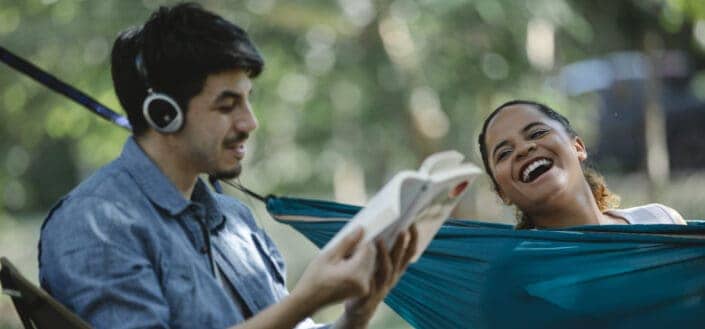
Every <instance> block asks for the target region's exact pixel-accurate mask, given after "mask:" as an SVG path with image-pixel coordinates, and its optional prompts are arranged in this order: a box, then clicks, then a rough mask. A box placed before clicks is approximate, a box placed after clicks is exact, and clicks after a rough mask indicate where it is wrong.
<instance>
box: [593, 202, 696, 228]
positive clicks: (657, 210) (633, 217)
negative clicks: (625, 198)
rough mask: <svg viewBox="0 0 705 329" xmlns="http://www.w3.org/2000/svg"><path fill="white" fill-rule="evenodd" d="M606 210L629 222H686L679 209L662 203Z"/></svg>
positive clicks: (683, 223)
mask: <svg viewBox="0 0 705 329" xmlns="http://www.w3.org/2000/svg"><path fill="white" fill-rule="evenodd" d="M606 212H607V213H609V214H612V215H617V216H619V217H622V218H624V219H626V220H627V221H628V222H629V224H680V225H685V224H686V222H685V220H683V216H681V214H680V213H678V211H676V210H675V209H673V208H671V207H669V206H666V205H663V204H660V203H649V204H645V205H641V206H636V207H631V208H625V209H610V210H608V211H606Z"/></svg>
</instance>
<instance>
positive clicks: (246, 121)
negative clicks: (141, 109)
mask: <svg viewBox="0 0 705 329" xmlns="http://www.w3.org/2000/svg"><path fill="white" fill-rule="evenodd" d="M235 128H236V129H237V130H238V131H242V132H248V133H249V132H251V131H253V130H255V129H257V117H256V116H255V113H254V112H252V106H251V105H250V104H249V103H248V104H247V106H246V107H245V111H244V113H242V115H240V116H238V118H237V119H236V121H235Z"/></svg>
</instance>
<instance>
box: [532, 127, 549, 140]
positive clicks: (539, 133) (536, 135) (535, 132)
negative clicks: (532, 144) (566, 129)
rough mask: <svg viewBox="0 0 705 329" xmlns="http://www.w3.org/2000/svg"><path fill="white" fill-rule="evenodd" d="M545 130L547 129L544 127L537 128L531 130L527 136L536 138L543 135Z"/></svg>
mask: <svg viewBox="0 0 705 329" xmlns="http://www.w3.org/2000/svg"><path fill="white" fill-rule="evenodd" d="M547 132H548V130H546V129H539V130H536V131H534V132H532V133H531V134H530V135H529V137H530V138H531V139H536V138H539V137H541V136H543V135H545V134H546V133H547Z"/></svg>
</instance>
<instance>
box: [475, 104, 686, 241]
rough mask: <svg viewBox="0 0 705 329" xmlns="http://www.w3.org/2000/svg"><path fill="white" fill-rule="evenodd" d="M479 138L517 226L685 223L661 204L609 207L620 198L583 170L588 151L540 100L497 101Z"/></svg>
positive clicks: (485, 160) (489, 170)
mask: <svg viewBox="0 0 705 329" xmlns="http://www.w3.org/2000/svg"><path fill="white" fill-rule="evenodd" d="M478 142H479V144H480V152H481V154H482V161H483V163H484V165H485V170H486V171H487V173H488V174H489V175H490V177H491V178H492V182H493V183H494V188H495V190H496V191H497V194H498V195H499V196H500V198H502V200H503V201H504V203H506V204H513V205H515V206H516V207H517V210H518V211H519V212H520V213H519V216H518V218H519V223H518V224H517V228H521V229H526V228H560V227H567V226H577V225H608V224H683V225H685V224H686V222H685V221H684V220H683V217H682V216H681V215H680V214H679V213H678V212H677V211H675V210H673V209H671V208H669V207H666V206H664V205H661V204H648V205H644V206H639V207H634V208H629V209H613V208H614V207H616V206H617V205H618V203H619V198H618V197H617V196H616V195H614V194H612V193H611V192H610V191H609V190H608V189H607V186H606V185H605V183H604V181H603V179H602V177H601V176H600V175H599V174H597V173H596V172H594V171H592V170H588V169H585V168H583V165H584V163H585V160H586V159H587V157H588V154H587V150H586V148H585V144H584V143H583V141H582V139H580V137H578V136H577V134H576V133H575V131H574V130H573V128H572V127H571V126H570V123H569V122H568V120H567V119H566V118H565V117H563V116H562V115H560V114H559V113H557V112H555V111H554V110H552V109H551V108H549V107H547V106H545V105H543V104H539V103H535V102H530V101H522V100H515V101H511V102H507V103H505V104H503V105H501V106H500V107H498V108H497V109H496V110H495V111H494V112H492V114H490V116H489V117H488V118H487V120H485V123H484V125H483V127H482V133H481V134H480V136H479V140H478Z"/></svg>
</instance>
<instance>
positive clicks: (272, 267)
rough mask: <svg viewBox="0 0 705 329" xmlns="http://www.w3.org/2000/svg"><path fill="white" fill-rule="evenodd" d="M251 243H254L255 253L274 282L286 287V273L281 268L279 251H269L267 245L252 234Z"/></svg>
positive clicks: (281, 260)
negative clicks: (256, 252)
mask: <svg viewBox="0 0 705 329" xmlns="http://www.w3.org/2000/svg"><path fill="white" fill-rule="evenodd" d="M252 241H254V243H255V247H257V251H258V252H259V254H260V257H261V258H262V261H263V262H264V264H265V266H266V267H267V270H268V271H269V273H272V275H274V278H275V280H276V281H277V282H278V283H279V284H281V285H282V286H286V280H285V277H286V273H285V270H284V266H283V264H284V261H283V258H282V256H281V254H280V253H279V251H277V250H276V249H274V248H272V249H270V248H269V244H267V243H266V242H265V241H264V238H263V237H261V236H260V235H259V234H256V233H252Z"/></svg>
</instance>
